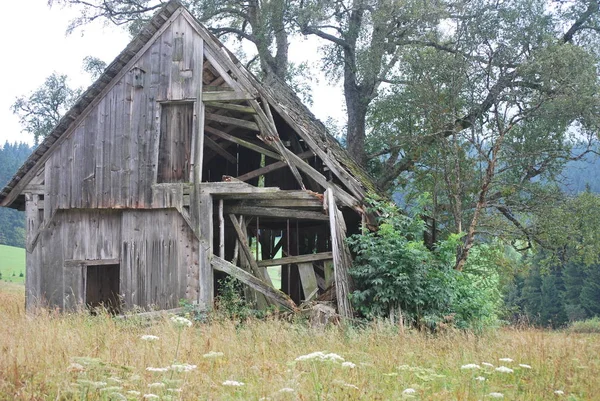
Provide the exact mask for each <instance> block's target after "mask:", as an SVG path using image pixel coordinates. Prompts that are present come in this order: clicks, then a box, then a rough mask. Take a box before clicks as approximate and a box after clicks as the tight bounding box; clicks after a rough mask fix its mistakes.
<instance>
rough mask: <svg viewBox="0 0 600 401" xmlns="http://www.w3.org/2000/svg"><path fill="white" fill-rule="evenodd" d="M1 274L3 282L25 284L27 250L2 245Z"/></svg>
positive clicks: (0, 251) (0, 252)
mask: <svg viewBox="0 0 600 401" xmlns="http://www.w3.org/2000/svg"><path fill="white" fill-rule="evenodd" d="M0 274H2V281H5V282H9V283H18V284H24V283H25V249H23V248H17V247H14V246H8V245H0Z"/></svg>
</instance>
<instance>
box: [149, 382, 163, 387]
mask: <svg viewBox="0 0 600 401" xmlns="http://www.w3.org/2000/svg"><path fill="white" fill-rule="evenodd" d="M164 386H165V383H158V382H157V383H150V384H148V387H150V388H162V387H164Z"/></svg>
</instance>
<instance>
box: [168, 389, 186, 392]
mask: <svg viewBox="0 0 600 401" xmlns="http://www.w3.org/2000/svg"><path fill="white" fill-rule="evenodd" d="M167 391H168V392H169V393H181V392H182V391H183V390H182V389H180V388H170V389H167Z"/></svg>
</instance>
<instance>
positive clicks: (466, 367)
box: [460, 363, 481, 369]
mask: <svg viewBox="0 0 600 401" xmlns="http://www.w3.org/2000/svg"><path fill="white" fill-rule="evenodd" d="M460 368H461V369H481V366H479V365H477V364H476V363H468V364H466V365H462V366H461V367H460Z"/></svg>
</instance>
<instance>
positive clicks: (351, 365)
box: [342, 361, 356, 369]
mask: <svg viewBox="0 0 600 401" xmlns="http://www.w3.org/2000/svg"><path fill="white" fill-rule="evenodd" d="M355 367H356V364H354V363H352V362H350V361H347V362H342V368H350V369H354V368H355Z"/></svg>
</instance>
